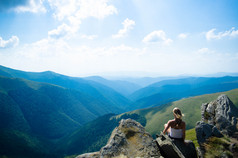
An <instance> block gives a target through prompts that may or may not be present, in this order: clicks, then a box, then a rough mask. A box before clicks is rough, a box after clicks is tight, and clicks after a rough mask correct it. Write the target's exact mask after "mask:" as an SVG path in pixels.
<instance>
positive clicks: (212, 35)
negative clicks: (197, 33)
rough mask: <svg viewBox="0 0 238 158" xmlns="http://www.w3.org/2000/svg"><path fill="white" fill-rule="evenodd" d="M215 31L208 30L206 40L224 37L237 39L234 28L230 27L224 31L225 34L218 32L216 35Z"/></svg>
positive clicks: (237, 34) (237, 32) (236, 32)
mask: <svg viewBox="0 0 238 158" xmlns="http://www.w3.org/2000/svg"><path fill="white" fill-rule="evenodd" d="M215 31H216V29H215V28H213V29H211V30H209V31H208V32H207V33H206V39H207V40H212V39H222V38H224V37H237V36H238V30H235V28H234V27H232V28H231V29H230V30H228V31H225V32H218V33H217V34H216V33H215Z"/></svg>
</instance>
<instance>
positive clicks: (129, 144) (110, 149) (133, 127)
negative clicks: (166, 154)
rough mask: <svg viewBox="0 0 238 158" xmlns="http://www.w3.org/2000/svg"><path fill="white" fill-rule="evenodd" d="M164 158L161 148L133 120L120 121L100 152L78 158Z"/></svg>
mask: <svg viewBox="0 0 238 158" xmlns="http://www.w3.org/2000/svg"><path fill="white" fill-rule="evenodd" d="M89 157H92V158H99V157H100V158H111V157H114V158H119V157H120V158H131V157H143V158H151V157H154V158H162V156H161V154H160V151H159V148H158V146H157V144H156V142H154V140H153V138H152V136H151V135H150V134H149V133H148V132H146V131H145V128H144V127H143V126H142V125H141V124H140V123H138V122H136V121H135V120H132V119H127V120H124V119H122V120H121V121H120V124H119V126H118V127H116V128H115V129H114V130H113V132H112V134H111V136H110V138H109V140H108V142H107V145H105V146H104V147H102V148H101V150H100V151H99V152H95V153H87V154H83V155H79V156H78V157H77V158H89Z"/></svg>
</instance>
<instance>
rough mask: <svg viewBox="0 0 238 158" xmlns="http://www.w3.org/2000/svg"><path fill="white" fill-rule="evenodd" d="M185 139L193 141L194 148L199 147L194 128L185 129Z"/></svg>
mask: <svg viewBox="0 0 238 158" xmlns="http://www.w3.org/2000/svg"><path fill="white" fill-rule="evenodd" d="M185 139H186V140H191V141H193V143H194V145H195V147H196V148H197V147H199V145H198V141H197V137H196V131H195V128H193V129H189V130H186V137H185Z"/></svg>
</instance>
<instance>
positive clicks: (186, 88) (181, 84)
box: [130, 76, 238, 109]
mask: <svg viewBox="0 0 238 158" xmlns="http://www.w3.org/2000/svg"><path fill="white" fill-rule="evenodd" d="M234 88H238V77H230V76H226V77H219V78H205V77H199V78H198V77H191V78H185V79H176V80H165V81H161V82H157V83H154V84H152V85H150V86H148V87H145V88H142V89H140V90H138V91H136V92H135V93H133V94H132V95H131V96H130V98H131V99H132V100H134V101H135V102H134V103H133V105H131V109H142V108H146V107H153V106H159V105H163V104H166V103H169V102H172V101H175V100H179V99H181V98H185V97H190V96H197V95H202V94H209V93H216V92H222V91H227V90H231V89H234Z"/></svg>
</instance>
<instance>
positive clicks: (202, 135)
mask: <svg viewBox="0 0 238 158" xmlns="http://www.w3.org/2000/svg"><path fill="white" fill-rule="evenodd" d="M195 130H196V136H197V140H198V144H202V143H204V142H205V141H206V140H207V139H208V138H210V137H212V136H215V137H219V138H221V137H223V135H222V134H221V132H220V131H219V130H218V129H217V128H216V126H214V125H211V124H208V123H205V122H202V121H199V122H197V125H196V128H195Z"/></svg>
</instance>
